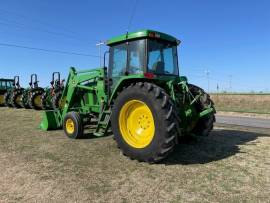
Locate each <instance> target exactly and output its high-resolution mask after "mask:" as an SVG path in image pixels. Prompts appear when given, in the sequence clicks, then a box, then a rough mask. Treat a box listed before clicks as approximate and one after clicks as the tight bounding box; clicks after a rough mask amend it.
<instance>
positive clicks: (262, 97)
mask: <svg viewBox="0 0 270 203" xmlns="http://www.w3.org/2000/svg"><path fill="white" fill-rule="evenodd" d="M211 98H212V99H213V100H214V102H215V106H216V108H217V110H219V111H233V112H246V113H261V114H270V94H211Z"/></svg>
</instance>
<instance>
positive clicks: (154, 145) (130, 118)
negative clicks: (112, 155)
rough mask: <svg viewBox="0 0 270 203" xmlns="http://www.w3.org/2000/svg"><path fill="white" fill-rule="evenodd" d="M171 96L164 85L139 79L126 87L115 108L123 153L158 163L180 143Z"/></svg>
mask: <svg viewBox="0 0 270 203" xmlns="http://www.w3.org/2000/svg"><path fill="white" fill-rule="evenodd" d="M174 111H175V110H174V106H173V103H172V102H171V100H170V97H169V96H168V95H167V94H166V93H165V91H164V90H163V89H161V88H160V87H158V86H156V85H154V84H151V83H148V82H144V83H142V82H138V83H136V84H135V85H133V84H132V85H130V86H129V87H127V88H126V89H124V90H123V91H122V92H120V94H119V95H118V97H117V98H116V100H115V102H114V106H113V110H112V118H111V123H112V131H113V134H114V138H115V141H116V142H117V144H118V146H119V148H120V149H121V150H122V152H123V154H124V155H126V156H128V157H130V158H131V159H137V160H138V161H144V162H149V163H155V162H159V161H161V160H163V159H164V158H166V157H167V156H168V155H169V154H170V152H172V151H173V149H174V147H175V143H176V137H177V136H178V135H177V125H178V123H177V121H176V118H175V112H174Z"/></svg>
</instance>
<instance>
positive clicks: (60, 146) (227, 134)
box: [0, 108, 270, 202]
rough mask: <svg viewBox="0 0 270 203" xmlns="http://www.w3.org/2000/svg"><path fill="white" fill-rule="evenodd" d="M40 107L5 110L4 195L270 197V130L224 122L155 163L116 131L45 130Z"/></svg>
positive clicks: (0, 143)
mask: <svg viewBox="0 0 270 203" xmlns="http://www.w3.org/2000/svg"><path fill="white" fill-rule="evenodd" d="M40 114H41V112H36V111H31V110H23V109H20V110H14V109H7V108H1V109H0V171H1V173H0V202H270V199H269V194H270V148H269V146H270V132H269V130H263V129H244V128H239V127H238V128H234V127H229V128H224V127H217V128H215V130H214V131H213V132H212V134H211V135H210V136H209V137H199V138H193V139H190V140H182V141H181V143H180V144H179V146H177V148H176V150H175V152H174V153H173V154H172V155H171V156H170V157H169V158H168V159H167V160H166V161H164V162H162V163H160V164H154V165H149V164H146V163H138V162H137V161H134V160H133V161H132V160H129V159H128V158H126V157H125V156H123V155H122V154H121V153H120V150H119V149H118V148H117V147H116V144H115V142H114V140H113V139H112V137H111V136H108V137H103V138H88V139H81V140H71V139H68V138H67V137H65V136H64V134H63V132H62V131H61V130H59V131H50V132H43V131H41V130H39V129H38V125H39V122H40Z"/></svg>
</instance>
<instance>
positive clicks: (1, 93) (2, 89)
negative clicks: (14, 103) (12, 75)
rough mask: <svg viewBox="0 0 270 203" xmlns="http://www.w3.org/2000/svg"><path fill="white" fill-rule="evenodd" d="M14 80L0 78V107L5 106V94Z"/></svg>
mask: <svg viewBox="0 0 270 203" xmlns="http://www.w3.org/2000/svg"><path fill="white" fill-rule="evenodd" d="M13 83H14V80H13V79H4V78H0V107H1V106H5V94H6V93H7V92H8V91H9V90H10V89H12V87H13Z"/></svg>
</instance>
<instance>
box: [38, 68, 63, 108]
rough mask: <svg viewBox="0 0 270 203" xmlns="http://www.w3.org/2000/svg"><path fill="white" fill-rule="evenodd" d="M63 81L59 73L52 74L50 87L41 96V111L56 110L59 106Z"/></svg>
mask: <svg viewBox="0 0 270 203" xmlns="http://www.w3.org/2000/svg"><path fill="white" fill-rule="evenodd" d="M64 81H65V80H61V75H60V73H59V72H54V73H53V74H52V81H51V82H50V83H51V87H50V88H46V89H45V91H44V93H43V94H42V96H41V104H42V109H43V110H48V109H58V108H59V106H60V105H61V97H62V93H63V90H64Z"/></svg>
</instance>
